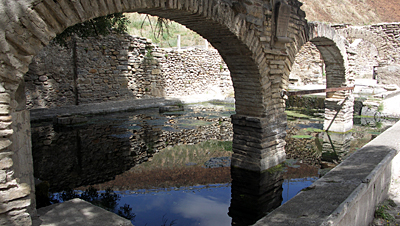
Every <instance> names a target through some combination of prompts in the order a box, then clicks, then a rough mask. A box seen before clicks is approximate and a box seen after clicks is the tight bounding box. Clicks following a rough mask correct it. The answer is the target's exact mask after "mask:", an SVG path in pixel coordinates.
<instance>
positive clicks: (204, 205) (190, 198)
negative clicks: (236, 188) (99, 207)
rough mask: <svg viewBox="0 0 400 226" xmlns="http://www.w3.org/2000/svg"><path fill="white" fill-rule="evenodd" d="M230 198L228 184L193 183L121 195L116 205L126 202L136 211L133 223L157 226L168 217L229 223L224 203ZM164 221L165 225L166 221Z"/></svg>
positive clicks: (212, 225) (187, 222)
mask: <svg viewBox="0 0 400 226" xmlns="http://www.w3.org/2000/svg"><path fill="white" fill-rule="evenodd" d="M230 199H231V188H230V186H229V184H225V185H222V186H218V187H217V186H210V187H205V186H197V187H191V189H186V190H173V191H158V192H150V193H146V194H124V195H121V200H120V201H119V203H120V205H124V204H125V203H126V204H129V205H130V206H131V207H132V212H133V213H135V214H136V218H135V221H133V224H134V225H135V226H144V225H145V224H146V223H147V225H149V226H158V225H162V223H163V216H164V219H168V224H169V222H171V221H172V220H176V224H175V225H181V226H192V225H205V226H223V225H230V224H231V218H230V217H229V216H228V207H229V205H230ZM168 224H167V225H168Z"/></svg>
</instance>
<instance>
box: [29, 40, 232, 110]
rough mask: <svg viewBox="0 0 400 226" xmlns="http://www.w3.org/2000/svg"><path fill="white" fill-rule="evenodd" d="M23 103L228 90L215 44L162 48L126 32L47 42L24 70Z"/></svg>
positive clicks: (75, 102) (67, 103)
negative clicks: (60, 41)
mask: <svg viewBox="0 0 400 226" xmlns="http://www.w3.org/2000/svg"><path fill="white" fill-rule="evenodd" d="M24 80H25V86H26V97H27V108H28V109H35V108H54V107H61V106H70V105H81V104H90V103H98V102H106V101H118V100H126V99H142V98H154V97H179V98H183V97H186V98H187V99H190V97H192V96H199V95H203V96H204V95H206V92H210V93H209V95H208V96H209V97H210V98H211V97H214V98H218V97H220V98H221V97H224V96H228V95H233V87H232V81H231V79H230V75H229V73H228V72H227V71H226V65H225V63H224V62H223V60H222V58H221V57H220V56H219V54H218V51H217V50H215V49H208V50H202V49H188V50H182V51H174V50H168V49H167V50H164V49H160V48H158V47H157V46H156V45H154V44H153V43H152V42H151V40H148V39H146V38H139V37H133V36H130V35H127V34H124V35H110V36H107V37H99V38H88V39H80V38H77V37H75V38H73V39H72V40H71V41H70V42H69V43H68V45H67V47H62V46H60V45H57V44H52V45H49V46H46V47H45V48H44V49H43V50H42V51H40V52H39V54H38V55H36V56H35V57H34V59H33V61H32V63H31V64H30V66H29V71H28V73H27V74H26V75H25V76H24Z"/></svg>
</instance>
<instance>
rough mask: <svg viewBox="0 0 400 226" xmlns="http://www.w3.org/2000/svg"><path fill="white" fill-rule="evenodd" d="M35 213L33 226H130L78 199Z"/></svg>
mask: <svg viewBox="0 0 400 226" xmlns="http://www.w3.org/2000/svg"><path fill="white" fill-rule="evenodd" d="M37 213H38V215H39V218H38V219H35V220H34V221H33V226H71V225H73V226H99V225H104V226H132V223H131V221H129V220H127V219H125V218H122V217H120V216H118V215H117V214H114V213H112V212H109V211H106V210H104V209H102V208H100V207H98V206H94V205H92V204H90V203H88V202H86V201H83V200H82V199H78V198H76V199H72V200H69V201H66V202H63V203H57V204H54V205H51V206H47V207H43V208H40V209H38V210H37Z"/></svg>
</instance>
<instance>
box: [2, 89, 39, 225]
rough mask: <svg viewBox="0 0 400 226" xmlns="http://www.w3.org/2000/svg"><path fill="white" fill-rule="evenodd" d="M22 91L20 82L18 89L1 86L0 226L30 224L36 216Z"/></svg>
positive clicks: (27, 129) (27, 118) (31, 165)
mask: <svg viewBox="0 0 400 226" xmlns="http://www.w3.org/2000/svg"><path fill="white" fill-rule="evenodd" d="M3 85H4V86H3ZM4 87H5V88H4ZM16 87H18V89H16ZM12 90H17V91H16V92H13V91H12ZM24 91H25V86H24V84H23V82H22V84H20V85H19V86H17V85H15V84H4V83H3V84H0V134H1V137H2V138H0V225H21V226H28V225H32V220H31V216H32V215H35V201H34V199H35V198H34V183H33V164H32V154H31V146H30V144H31V142H30V121H29V111H27V110H25V98H24V97H25V93H24ZM10 93H12V94H15V95H10Z"/></svg>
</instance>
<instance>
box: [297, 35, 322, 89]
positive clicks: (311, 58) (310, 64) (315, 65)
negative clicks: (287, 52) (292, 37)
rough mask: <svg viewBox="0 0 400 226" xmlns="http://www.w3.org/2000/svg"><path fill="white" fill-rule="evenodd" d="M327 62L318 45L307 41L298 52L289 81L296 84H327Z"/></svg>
mask: <svg viewBox="0 0 400 226" xmlns="http://www.w3.org/2000/svg"><path fill="white" fill-rule="evenodd" d="M324 67H325V64H324V60H323V59H322V56H321V54H320V52H319V50H318V49H317V47H316V46H315V45H314V44H312V43H311V42H308V43H306V44H305V45H304V46H303V47H302V48H301V50H300V51H299V52H298V53H297V55H296V59H295V61H294V64H293V68H292V71H291V73H290V77H289V81H290V83H291V84H294V85H296V86H303V85H308V84H325V83H326V77H325V69H324Z"/></svg>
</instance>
